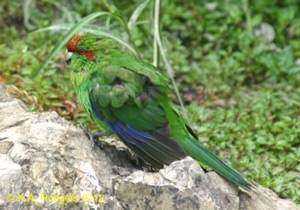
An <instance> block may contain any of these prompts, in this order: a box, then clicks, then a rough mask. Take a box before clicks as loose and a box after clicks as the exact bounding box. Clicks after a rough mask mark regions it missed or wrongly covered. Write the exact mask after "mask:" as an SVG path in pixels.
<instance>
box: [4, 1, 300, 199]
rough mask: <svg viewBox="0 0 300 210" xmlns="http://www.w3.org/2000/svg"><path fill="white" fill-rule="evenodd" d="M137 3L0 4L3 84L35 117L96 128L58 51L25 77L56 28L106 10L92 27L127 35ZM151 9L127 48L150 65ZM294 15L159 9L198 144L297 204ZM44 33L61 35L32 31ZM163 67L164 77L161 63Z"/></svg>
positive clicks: (214, 5) (292, 11) (258, 4)
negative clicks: (52, 115) (51, 114)
mask: <svg viewBox="0 0 300 210" xmlns="http://www.w3.org/2000/svg"><path fill="white" fill-rule="evenodd" d="M120 2H124V3H120ZM140 3H141V1H138V0H129V1H117V0H114V1H109V2H106V1H97V0H85V1H83V0H76V1H68V0H62V1H58V0H55V1H49V0H41V1H34V0H25V1H17V0H15V1H8V0H4V1H1V2H0V13H1V16H0V28H1V33H0V40H1V41H0V52H1V53H0V82H2V83H4V84H5V86H6V87H7V89H8V90H9V91H10V92H11V93H13V94H14V95H15V96H17V97H19V98H21V99H22V100H23V101H24V102H25V103H26V104H27V105H28V107H29V109H30V110H32V111H49V110H52V111H56V112H58V113H59V114H60V115H61V116H63V117H65V118H67V119H69V120H73V121H75V122H78V121H79V120H80V121H82V122H84V123H85V124H88V125H89V127H90V128H94V125H93V124H92V123H91V121H90V120H89V118H88V117H87V116H86V114H85V113H84V112H83V109H82V108H81V106H80V105H79V104H78V102H77V99H76V96H75V94H74V91H73V88H72V86H71V84H70V80H69V72H68V70H67V68H66V65H65V63H64V58H63V57H64V56H63V52H64V51H63V50H61V51H60V52H59V53H57V54H55V56H54V58H53V59H51V60H50V63H49V64H48V65H47V66H46V67H45V69H44V70H43V72H42V73H40V74H39V75H38V76H37V77H36V78H35V79H32V76H33V74H34V73H35V72H37V70H38V68H39V67H40V66H41V64H42V63H43V61H44V60H45V59H46V57H47V56H48V55H49V53H50V52H51V50H52V49H53V47H54V46H55V45H56V44H57V43H59V42H60V40H61V38H62V37H63V35H64V33H66V31H65V30H62V26H65V28H69V27H70V24H74V23H75V22H77V21H79V20H81V19H82V18H83V17H85V16H87V15H89V14H91V13H93V12H99V11H107V12H109V14H110V16H106V17H105V18H104V17H99V18H97V19H95V20H93V25H94V26H96V27H97V28H98V29H100V30H106V31H108V32H109V33H112V34H116V35H118V36H119V37H123V38H124V37H128V33H126V30H125V28H124V26H125V25H126V24H127V23H128V21H130V17H131V15H132V14H133V12H134V11H136V9H137V8H138V6H139V5H140ZM113 4H114V5H113ZM153 6H154V3H153V1H149V2H148V4H147V5H146V7H145V9H144V10H143V11H141V14H140V16H139V17H138V19H137V21H136V22H135V25H134V27H132V28H131V29H130V37H129V38H131V40H132V42H130V39H129V41H128V43H130V44H131V45H135V47H136V49H138V51H139V53H140V55H141V57H142V58H143V59H144V60H147V61H149V62H152V60H153ZM299 11H300V3H299V1H297V0H284V1H277V0H274V1H269V0H261V1H250V0H249V2H248V1H247V0H244V1H239V0H227V1H214V2H212V1H198V0H194V1H193V0H190V1H188V0H185V1H182V0H165V1H163V2H162V5H161V11H160V14H161V20H160V30H161V37H162V41H163V45H164V47H165V50H166V53H167V56H168V59H169V61H170V62H171V64H172V66H173V68H174V70H175V72H174V76H175V81H176V84H177V86H178V88H179V92H180V93H181V96H182V99H183V102H184V104H185V107H186V109H187V112H188V114H187V116H188V118H189V121H190V124H191V126H192V127H193V128H194V129H195V131H196V133H198V134H199V136H200V140H201V141H202V142H203V143H204V144H205V145H206V146H208V147H209V148H210V149H211V150H213V151H215V152H216V153H217V154H219V155H220V156H222V157H223V158H225V159H227V160H228V161H230V162H231V163H232V165H233V166H234V167H235V168H237V169H239V171H241V172H243V173H244V174H245V176H246V177H248V178H249V179H251V180H254V181H256V182H258V183H260V184H261V185H263V186H265V187H268V188H271V189H273V190H274V191H276V192H277V193H278V194H279V195H280V196H281V197H283V198H290V199H292V200H293V201H295V202H296V203H298V204H299V203H300V109H299V108H300V74H299V71H300V47H299V46H300V12H299ZM115 17H118V18H119V20H121V21H119V20H118V19H117V18H115ZM122 21H123V25H122V24H121V23H122ZM49 26H51V27H52V29H53V28H59V30H50V31H49V30H47V31H40V32H35V31H36V30H38V29H43V28H45V27H49ZM57 26H60V27H57ZM127 32H128V31H127ZM160 67H161V71H162V72H163V73H164V74H166V75H168V74H167V73H166V71H165V69H166V68H165V66H164V63H163V62H160ZM172 98H174V102H177V103H178V100H177V99H176V97H175V95H174V96H172Z"/></svg>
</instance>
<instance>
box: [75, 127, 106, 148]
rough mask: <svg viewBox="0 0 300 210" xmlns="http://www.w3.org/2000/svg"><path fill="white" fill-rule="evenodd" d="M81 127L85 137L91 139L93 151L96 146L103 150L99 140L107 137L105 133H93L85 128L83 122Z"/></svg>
mask: <svg viewBox="0 0 300 210" xmlns="http://www.w3.org/2000/svg"><path fill="white" fill-rule="evenodd" d="M79 127H80V128H81V129H82V130H83V131H84V133H85V135H86V136H87V137H88V138H89V140H90V142H91V145H92V148H93V149H94V148H95V144H96V145H97V146H98V147H100V149H103V144H102V142H101V141H99V138H100V137H103V136H106V134H105V132H101V133H92V132H90V131H89V130H88V129H87V128H86V127H85V126H84V124H83V123H82V122H80V123H79Z"/></svg>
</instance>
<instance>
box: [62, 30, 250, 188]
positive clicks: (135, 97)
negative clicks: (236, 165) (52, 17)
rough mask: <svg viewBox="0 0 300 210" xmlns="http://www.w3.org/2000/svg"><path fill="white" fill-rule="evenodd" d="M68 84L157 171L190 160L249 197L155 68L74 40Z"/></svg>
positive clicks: (107, 45)
mask: <svg viewBox="0 0 300 210" xmlns="http://www.w3.org/2000/svg"><path fill="white" fill-rule="evenodd" d="M66 57H67V58H66V61H67V63H68V64H69V65H70V66H71V69H72V71H71V80H72V83H73V85H74V87H75V91H76V93H77V95H78V97H79V98H80V101H81V103H82V104H83V105H84V107H85V109H86V111H87V112H88V113H89V114H90V115H91V116H92V117H93V118H94V120H95V121H96V122H97V123H99V124H101V125H102V124H103V123H104V124H106V125H107V127H108V128H109V129H110V130H111V131H112V132H114V133H115V134H116V135H117V136H118V137H119V138H120V139H121V140H122V141H123V142H124V143H125V144H126V145H127V146H128V147H129V148H130V149H131V150H132V151H133V152H135V153H136V154H137V155H138V156H139V157H140V158H141V159H143V160H144V161H146V162H148V163H149V164H151V165H152V166H154V167H156V168H162V167H163V166H164V165H169V164H170V163H172V162H173V161H175V160H180V159H182V158H184V157H186V156H187V155H188V156H191V157H192V158H194V159H195V160H197V161H199V162H201V163H203V164H205V165H207V166H209V167H211V168H212V169H213V170H214V171H216V172H217V173H218V174H220V175H221V176H223V177H225V178H226V179H228V180H230V181H231V182H233V183H234V184H236V185H237V186H239V187H241V188H243V189H245V190H247V191H249V190H250V189H251V183H250V182H248V181H247V180H245V179H244V178H243V176H242V175H241V174H240V173H239V172H237V171H236V170H235V169H233V168H232V167H231V166H229V165H227V164H226V163H225V162H223V161H222V160H221V159H220V158H218V157H217V156H216V155H214V154H213V153H212V152H210V151H209V150H208V149H207V148H205V147H204V146H203V145H202V144H201V143H200V142H199V140H198V139H197V136H196V135H195V134H194V133H193V132H192V130H191V129H190V128H189V127H188V126H186V124H185V122H184V120H183V118H182V117H181V116H180V114H179V112H178V111H177V110H176V108H175V106H174V105H173V104H172V101H171V100H170V98H169V97H168V94H169V93H170V87H169V85H168V82H169V81H168V79H167V78H166V77H165V76H163V75H162V74H161V73H160V72H159V71H158V70H157V68H155V67H154V66H152V65H151V64H149V63H146V62H143V61H141V60H139V59H137V58H136V57H135V56H134V55H133V54H131V53H129V52H127V51H124V50H121V46H120V45H119V44H118V43H117V42H116V41H114V40H112V39H108V38H103V37H98V36H95V35H93V34H90V33H84V34H77V35H75V36H74V37H73V38H72V39H71V40H70V41H69V42H68V44H67V53H66Z"/></svg>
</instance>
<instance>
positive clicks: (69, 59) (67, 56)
mask: <svg viewBox="0 0 300 210" xmlns="http://www.w3.org/2000/svg"><path fill="white" fill-rule="evenodd" d="M72 55H73V53H71V52H69V51H68V50H66V52H65V61H66V62H67V64H69V63H70V62H71V59H72Z"/></svg>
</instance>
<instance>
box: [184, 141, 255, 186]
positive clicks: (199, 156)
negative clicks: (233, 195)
mask: <svg viewBox="0 0 300 210" xmlns="http://www.w3.org/2000/svg"><path fill="white" fill-rule="evenodd" d="M181 146H182V147H184V149H185V151H186V152H187V153H188V155H189V156H191V157H192V158H194V159H196V160H198V161H200V162H201V163H203V164H205V165H207V166H209V167H210V168H212V169H213V170H214V171H216V172H217V173H218V174H219V175H221V176H223V177H224V178H226V179H228V180H230V181H232V182H233V183H234V184H236V185H237V186H239V187H241V188H243V189H244V190H247V191H250V190H251V183H250V182H248V181H247V180H246V179H244V178H243V176H242V175H241V174H240V173H239V172H238V171H236V170H235V169H234V168H232V167H231V166H229V165H228V164H226V163H225V162H224V161H223V160H221V159H220V158H219V157H217V156H216V155H215V154H213V153H212V152H210V151H209V150H208V149H207V148H205V147H204V146H203V145H202V144H201V143H200V142H199V141H198V140H194V139H193V140H190V139H189V140H186V141H184V142H182V144H181Z"/></svg>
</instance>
